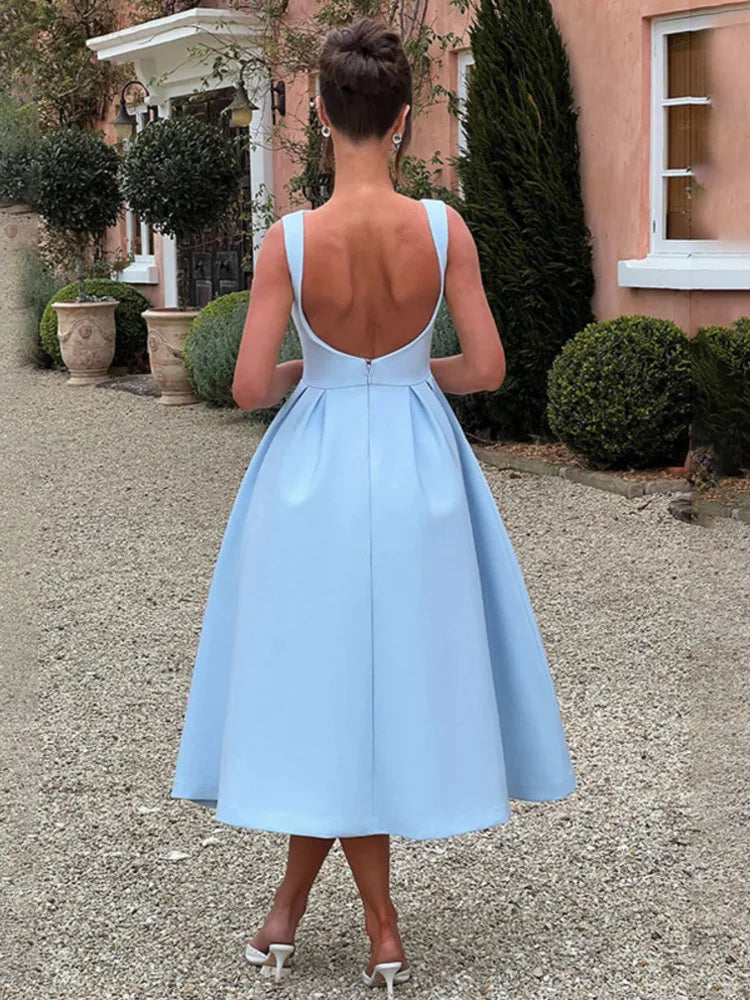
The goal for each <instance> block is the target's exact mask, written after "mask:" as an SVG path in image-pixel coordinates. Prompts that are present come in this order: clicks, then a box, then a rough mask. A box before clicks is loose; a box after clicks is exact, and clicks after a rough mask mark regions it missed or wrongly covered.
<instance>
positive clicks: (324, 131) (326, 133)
mask: <svg viewBox="0 0 750 1000" xmlns="http://www.w3.org/2000/svg"><path fill="white" fill-rule="evenodd" d="M320 131H321V132H322V134H323V135H324V136H325V137H326V139H327V138H328V136H329V135H330V134H331V128H330V126H329V125H323V127H322V128H321V130H320Z"/></svg>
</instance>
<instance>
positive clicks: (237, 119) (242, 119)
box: [229, 80, 258, 128]
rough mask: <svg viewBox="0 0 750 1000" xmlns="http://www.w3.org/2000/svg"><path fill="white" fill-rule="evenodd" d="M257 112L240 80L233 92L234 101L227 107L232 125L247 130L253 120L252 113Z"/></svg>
mask: <svg viewBox="0 0 750 1000" xmlns="http://www.w3.org/2000/svg"><path fill="white" fill-rule="evenodd" d="M257 110H258V108H257V106H256V105H255V104H253V102H252V101H251V100H250V98H249V97H248V96H247V90H245V84H244V83H243V82H242V80H240V82H239V83H238V84H237V87H236V89H235V92H234V100H233V101H232V103H231V104H230V105H229V114H230V117H231V119H232V125H236V126H237V127H238V128H247V126H248V125H249V124H250V122H251V121H252V120H253V111H257Z"/></svg>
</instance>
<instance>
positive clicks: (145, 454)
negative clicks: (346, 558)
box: [0, 364, 750, 1000]
mask: <svg viewBox="0 0 750 1000" xmlns="http://www.w3.org/2000/svg"><path fill="white" fill-rule="evenodd" d="M0 399H2V407H3V420H2V425H1V426H2V450H1V453H0V502H2V508H3V511H4V518H3V525H2V534H1V535H0V545H1V551H2V555H3V563H4V573H3V574H2V577H0V608H1V610H0V629H1V638H2V650H3V654H2V663H1V673H0V695H2V704H3V711H2V713H0V778H1V780H0V885H1V886H2V916H0V998H2V1000H51V998H56V1000H57V998H59V1000H84V998H89V1000H109V998H118V1000H178V998H179V1000H183V998H191V1000H192V998H195V1000H239V998H259V1000H261V998H264V997H271V996H276V995H284V996H286V997H289V998H291V1000H296V998H300V1000H301V998H305V1000H307V998H313V997H314V998H325V1000H329V998H330V1000H333V998H341V1000H344V998H346V1000H358V998H362V1000H364V997H365V995H367V996H368V997H373V994H372V993H371V992H370V991H368V990H366V989H365V988H364V987H360V986H359V985H358V979H359V972H360V969H361V968H362V967H363V966H364V963H365V958H366V938H365V934H364V930H363V928H362V921H361V917H360V908H359V903H358V898H357V895H356V891H355V887H354V884H353V882H352V879H351V876H350V873H349V871H348V868H347V867H346V862H345V859H344V856H343V853H342V851H341V848H340V845H339V844H337V845H336V846H335V848H334V850H333V852H332V853H331V855H330V857H329V859H328V862H327V864H326V866H325V867H324V869H323V872H322V875H321V877H320V880H319V882H318V883H317V884H316V887H315V889H314V890H313V895H312V898H311V902H310V907H309V910H308V913H307V914H306V916H305V918H304V921H303V923H302V924H301V926H300V931H299V936H298V942H299V956H298V965H297V969H296V972H295V975H294V976H293V977H292V979H291V980H289V981H288V983H287V984H285V985H284V986H283V988H282V990H283V993H282V994H277V993H276V992H275V988H274V986H273V985H272V984H270V983H268V981H266V980H261V979H259V978H258V977H257V973H256V971H255V970H253V969H251V968H250V967H249V966H247V964H246V963H245V962H244V959H243V958H242V950H243V942H244V939H245V938H246V937H249V936H250V934H251V933H252V932H253V930H254V929H255V928H256V926H257V923H258V921H259V919H260V918H261V917H262V915H263V913H264V911H265V908H266V907H267V905H268V903H269V901H270V897H271V894H272V891H273V888H274V886H275V884H276V882H277V880H278V878H279V876H280V873H281V870H282V865H283V861H284V846H285V838H284V837H283V836H281V835H279V834H265V833H259V832H251V831H247V830H241V829H239V828H234V827H229V826H223V825H221V824H217V823H216V822H215V820H214V819H213V814H212V812H211V811H210V810H207V809H201V808H200V807H198V806H195V805H192V804H191V803H186V802H177V801H174V800H171V799H169V790H170V784H171V779H172V772H173V766H174V761H175V756H176V752H177V746H178V740H179V732H180V726H181V719H182V713H183V711H184V708H185V704H186V698H187V692H188V686H189V682H190V676H191V669H192V662H193V656H194V653H195V650H196V647H197V640H198V634H199V628H200V623H201V615H202V611H203V606H204V602H205V599H206V595H207V591H208V585H209V582H210V577H211V572H212V569H213V562H214V559H215V556H216V553H217V551H218V546H219V543H220V540H221V536H222V533H223V530H224V526H225V522H226V518H227V516H228V513H229V510H230V507H231V504H232V502H233V499H234V496H235V493H236V490H237V487H238V486H239V482H240V480H241V478H242V475H243V473H244V470H245V468H246V466H247V463H248V461H249V459H250V457H251V455H252V452H253V449H254V447H255V446H256V444H257V442H258V440H259V436H260V433H261V430H260V429H259V428H258V427H257V426H255V425H254V423H253V422H252V421H250V420H248V419H247V418H246V417H244V416H243V415H242V414H240V413H237V412H224V411H218V410H215V409H210V408H208V407H205V406H194V407H182V408H179V407H175V408H169V407H162V406H161V405H160V404H159V403H158V402H157V401H156V400H155V399H153V398H142V397H137V396H134V395H131V394H128V393H124V392H119V391H114V390H112V389H104V388H86V389H72V388H69V387H67V386H66V385H65V376H64V375H63V374H61V373H57V372H40V371H35V370H32V369H23V368H18V367H16V366H14V365H13V364H10V365H8V364H6V367H5V368H4V369H3V370H0ZM486 472H487V476H488V478H489V480H490V483H491V485H492V488H493V490H494V492H495V495H496V497H497V498H498V502H499V505H500V509H501V511H502V513H503V517H504V519H505V523H506V525H507V527H508V531H509V533H510V535H511V538H512V540H513V543H514V545H515V547H516V551H517V553H518V556H519V559H520V561H521V565H522V567H523V569H524V572H525V574H526V579H527V583H528V586H529V590H530V593H531V597H532V601H533V603H534V606H535V610H536V612H537V615H538V619H539V622H540V626H541V630H542V634H543V637H544V641H545V645H546V648H547V650H548V654H549V657H550V662H551V665H552V669H553V673H554V676H555V681H556V685H557V690H558V694H559V697H560V702H561V707H562V711H563V716H564V719H565V723H566V728H567V732H568V736H569V741H570V745H571V751H572V754H573V756H574V763H575V767H576V770H577V773H578V777H579V781H580V788H579V789H578V790H577V791H576V792H575V793H574V794H573V795H572V796H570V798H569V799H567V800H566V801H564V802H560V803H553V804H551V803H544V804H524V803H519V802H515V803H514V815H513V819H512V821H511V822H510V823H509V824H507V825H506V826H504V827H496V828H493V829H491V830H488V831H482V832H478V833H473V834H464V835H462V836H460V837H455V838H451V839H448V840H439V841H438V840H436V841H421V842H417V841H407V840H403V839H399V838H394V841H393V844H394V871H393V881H394V895H395V900H396V903H397V906H398V908H399V910H400V913H401V923H402V933H403V936H404V939H405V943H406V946H407V953H408V955H409V958H410V962H411V964H412V966H413V968H414V971H415V975H414V977H413V980H412V982H411V983H409V984H407V985H403V986H399V987H398V988H397V996H398V997H399V998H400V1000H417V998H419V1000H480V998H483V1000H553V998H554V1000H579V998H580V1000H662V998H663V1000H700V998H704V997H705V998H709V997H710V998H714V997H723V998H733V1000H734V998H737V1000H739V998H747V997H750V980H749V979H748V969H747V957H748V925H749V921H748V890H747V879H746V871H744V870H743V869H744V862H745V856H744V855H745V854H746V852H747V833H746V831H747V824H748V806H747V799H746V789H745V782H746V776H747V773H748V757H749V753H748V710H747V701H748V694H747V686H746V683H745V676H744V675H745V671H746V667H747V650H748V645H749V640H750V579H749V569H748V567H750V529H748V527H747V526H745V525H742V524H738V523H730V522H724V521H717V522H713V523H712V525H711V527H698V526H690V525H686V524H684V523H681V522H678V521H676V520H675V519H673V518H672V517H671V516H670V515H669V513H668V511H667V504H668V502H669V499H670V498H669V497H668V496H662V497H660V496H655V497H647V498H643V497H641V498H638V499H636V500H627V499H624V498H622V497H618V496H614V495H611V494H608V493H603V492H599V491H596V490H593V489H589V488H587V487H583V486H578V485H576V484H573V483H569V482H565V481H561V480H555V479H552V478H536V477H534V476H530V475H526V474H517V473H513V472H507V471H506V472H501V473H498V472H496V471H493V470H490V469H487V470H486ZM291 613H292V609H290V614H291ZM743 838H744V839H743ZM171 852H180V853H181V854H184V855H186V857H183V858H182V859H181V860H169V856H170V853H171ZM378 996H379V997H383V996H384V992H383V991H381V992H379V993H378Z"/></svg>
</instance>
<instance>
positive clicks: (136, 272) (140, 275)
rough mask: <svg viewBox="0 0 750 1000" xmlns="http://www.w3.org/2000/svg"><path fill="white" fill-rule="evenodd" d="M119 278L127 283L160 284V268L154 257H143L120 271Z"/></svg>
mask: <svg viewBox="0 0 750 1000" xmlns="http://www.w3.org/2000/svg"><path fill="white" fill-rule="evenodd" d="M119 280H120V281H122V282H124V283H125V284H126V285H158V284H159V268H158V267H157V266H156V261H155V260H154V258H153V257H143V258H142V259H141V260H137V259H136V260H134V261H133V263H132V264H128V266H127V267H126V268H125V269H124V270H122V271H120V276H119Z"/></svg>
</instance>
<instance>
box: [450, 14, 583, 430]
mask: <svg viewBox="0 0 750 1000" xmlns="http://www.w3.org/2000/svg"><path fill="white" fill-rule="evenodd" d="M473 10H474V13H475V17H474V18H473V21H472V25H471V27H470V30H469V37H470V42H471V48H472V52H473V55H474V66H473V68H472V72H471V75H470V78H469V84H468V88H467V99H466V104H465V108H464V110H463V112H462V123H463V126H464V128H465V134H466V152H465V154H464V155H463V156H461V157H459V158H458V161H457V166H458V171H459V177H460V178H461V182H462V187H463V197H464V208H463V213H464V217H465V219H466V222H467V225H468V226H469V228H470V229H471V231H472V234H473V236H474V239H475V241H476V244H477V249H478V252H479V259H480V265H481V268H482V277H483V280H484V285H485V288H486V290H487V298H488V300H489V303H490V307H491V309H492V312H493V315H494V317H495V320H496V322H497V324H498V329H499V331H500V336H501V338H502V341H503V346H504V348H505V352H506V358H507V375H506V378H505V381H504V383H503V385H502V387H501V388H500V389H499V390H498V392H496V393H492V394H488V395H487V396H486V397H484V400H485V403H486V408H487V414H486V416H487V420H488V423H489V426H490V430H491V433H492V434H493V436H496V437H497V436H502V437H516V438H521V439H524V438H528V437H530V436H532V435H535V434H542V435H547V434H549V424H548V423H547V417H546V412H545V411H546V403H547V393H546V381H547V380H546V375H547V371H548V370H549V368H550V366H551V364H552V361H553V360H554V358H555V356H556V355H557V353H558V352H559V350H560V348H561V347H562V345H563V344H564V343H565V342H566V341H567V340H569V339H570V337H572V336H573V335H574V334H575V333H577V332H578V331H579V330H581V329H583V327H585V326H586V324H587V323H589V322H590V321H591V320H592V314H591V296H592V294H593V290H594V279H593V273H592V269H591V237H590V234H589V231H588V229H587V227H586V222H585V218H584V210H583V201H582V198H581V181H580V151H579V146H578V132H577V119H578V111H577V109H576V108H575V107H574V103H573V93H572V89H571V84H570V71H569V66H568V58H567V54H566V51H565V46H564V44H563V41H562V38H561V36H560V33H559V31H558V29H557V26H556V24H555V20H554V17H553V13H552V7H551V5H550V0H478V3H477V4H474V5H473Z"/></svg>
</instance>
